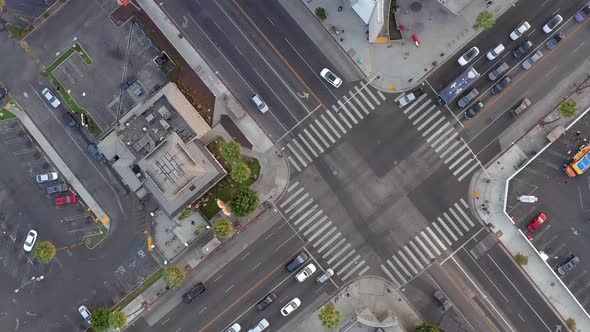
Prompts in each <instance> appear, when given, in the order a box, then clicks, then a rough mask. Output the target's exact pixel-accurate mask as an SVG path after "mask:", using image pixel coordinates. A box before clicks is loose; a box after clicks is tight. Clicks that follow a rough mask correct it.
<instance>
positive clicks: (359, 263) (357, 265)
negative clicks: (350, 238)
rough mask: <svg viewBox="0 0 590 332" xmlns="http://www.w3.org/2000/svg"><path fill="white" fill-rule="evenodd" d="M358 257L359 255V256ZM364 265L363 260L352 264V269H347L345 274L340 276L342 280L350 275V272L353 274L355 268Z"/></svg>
mask: <svg viewBox="0 0 590 332" xmlns="http://www.w3.org/2000/svg"><path fill="white" fill-rule="evenodd" d="M359 257H360V256H359ZM363 265H365V261H364V260H362V261H360V262H359V261H357V262H356V263H355V265H354V267H353V268H352V269H350V271H348V273H347V274H345V275H344V277H342V280H346V279H348V278H349V277H350V275H351V274H353V273H354V272H355V271H356V270H358V269H359V268H360V267H361V266H363Z"/></svg>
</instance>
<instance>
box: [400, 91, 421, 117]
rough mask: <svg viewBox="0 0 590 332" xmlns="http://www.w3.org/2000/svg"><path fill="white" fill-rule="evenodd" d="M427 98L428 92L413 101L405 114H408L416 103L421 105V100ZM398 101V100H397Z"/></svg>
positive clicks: (405, 110)
mask: <svg viewBox="0 0 590 332" xmlns="http://www.w3.org/2000/svg"><path fill="white" fill-rule="evenodd" d="M424 98H426V94H423V95H421V96H420V97H418V99H416V100H414V102H413V103H411V104H410V105H407V106H406V108H405V109H404V114H408V112H410V111H411V110H412V109H413V108H414V107H416V105H419V104H420V102H421V101H422V100H423V99H424ZM396 102H397V100H396Z"/></svg>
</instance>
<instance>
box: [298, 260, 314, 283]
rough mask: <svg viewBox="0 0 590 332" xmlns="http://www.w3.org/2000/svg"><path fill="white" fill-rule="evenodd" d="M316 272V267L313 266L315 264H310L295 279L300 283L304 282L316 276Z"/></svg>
mask: <svg viewBox="0 0 590 332" xmlns="http://www.w3.org/2000/svg"><path fill="white" fill-rule="evenodd" d="M315 271H317V268H316V267H315V265H313V263H309V264H307V266H306V267H305V268H304V269H303V270H301V271H299V273H297V274H296V275H295V279H297V281H299V282H304V281H305V280H307V278H309V277H310V276H311V275H312V274H314V273H315Z"/></svg>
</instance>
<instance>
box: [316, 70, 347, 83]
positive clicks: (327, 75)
mask: <svg viewBox="0 0 590 332" xmlns="http://www.w3.org/2000/svg"><path fill="white" fill-rule="evenodd" d="M320 76H321V77H322V78H323V79H325V80H326V81H328V83H330V84H332V85H333V86H335V87H339V86H340V85H342V80H341V79H340V77H338V76H336V75H334V73H333V72H331V71H330V70H329V69H328V68H324V69H322V71H321V72H320Z"/></svg>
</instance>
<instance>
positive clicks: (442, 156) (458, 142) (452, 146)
mask: <svg viewBox="0 0 590 332" xmlns="http://www.w3.org/2000/svg"><path fill="white" fill-rule="evenodd" d="M459 144H461V141H460V140H456V141H455V143H453V145H451V146H450V147H449V148H448V149H446V150H445V151H444V152H443V153H441V155H440V156H439V157H440V159H443V158H444V157H445V156H446V155H447V154H448V153H449V152H451V151H455V147H456V146H457V145H459ZM434 152H436V153H438V151H436V150H434Z"/></svg>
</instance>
